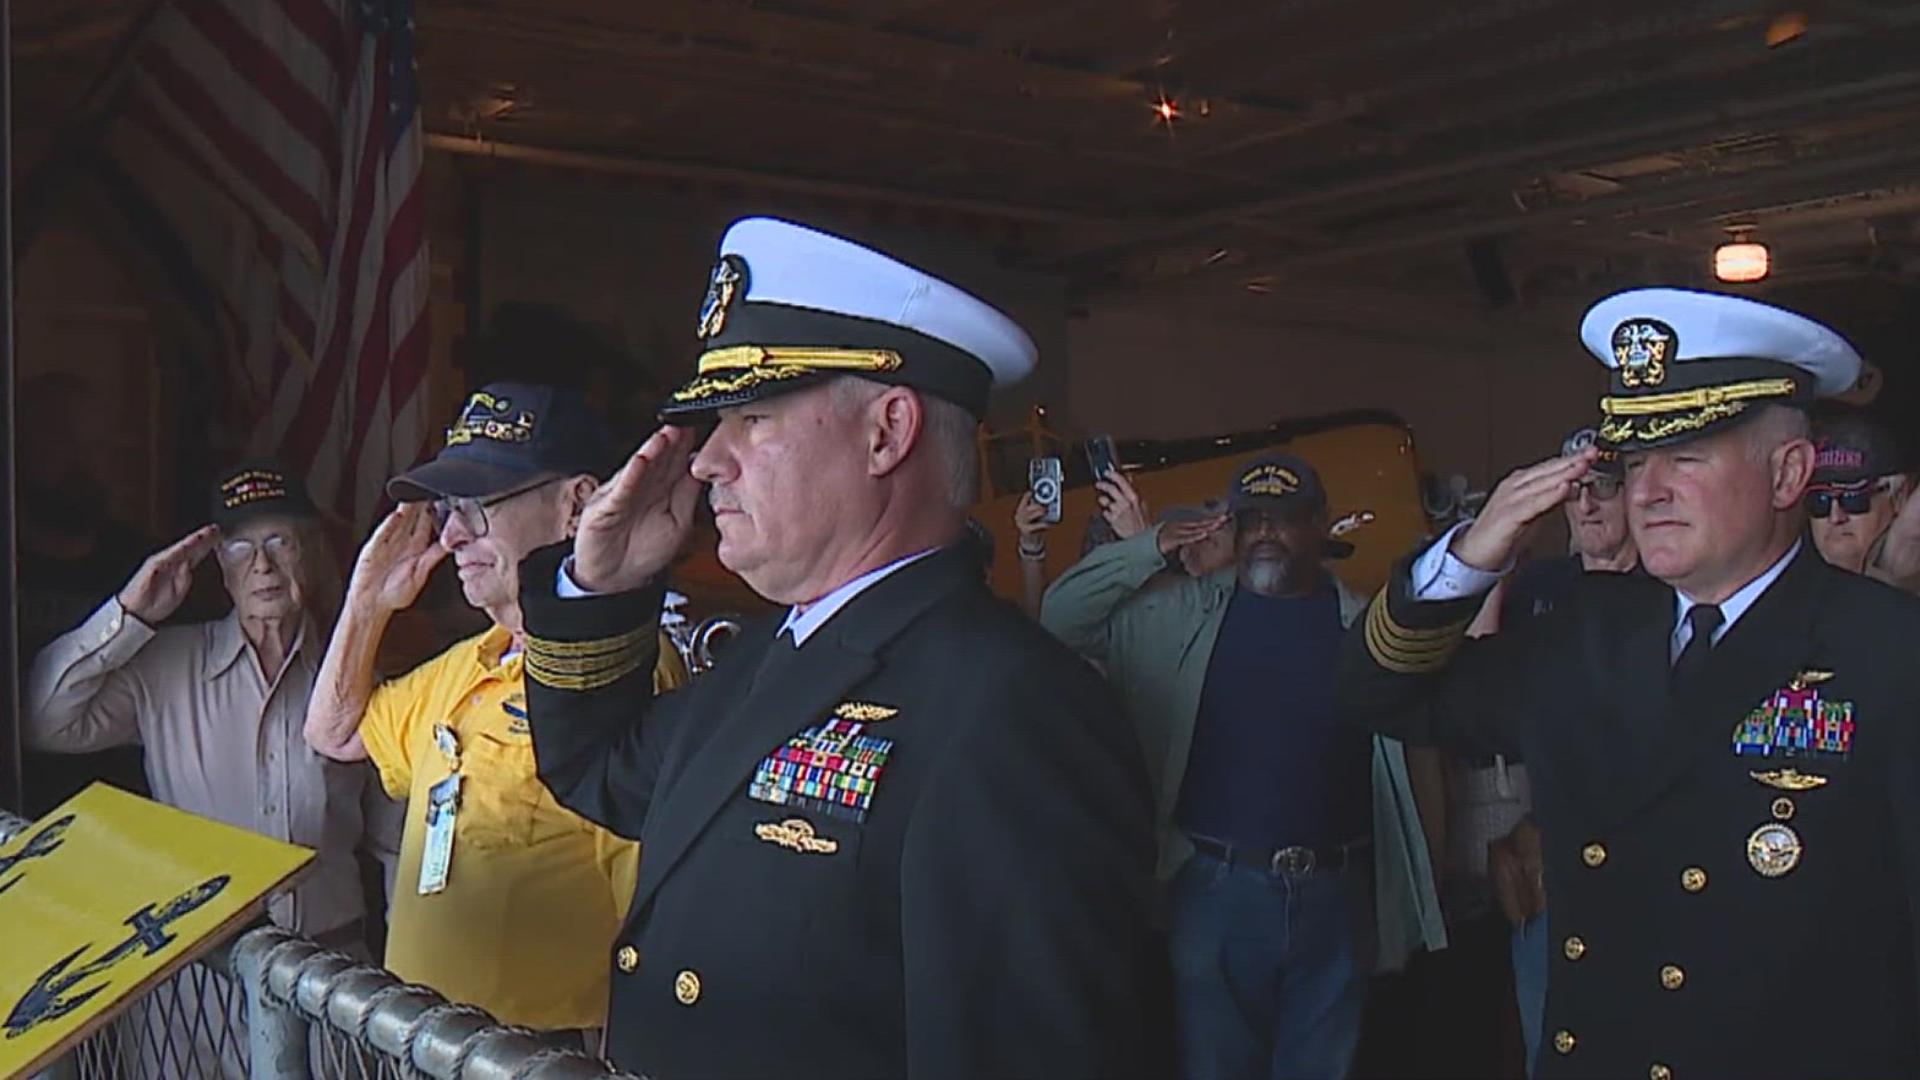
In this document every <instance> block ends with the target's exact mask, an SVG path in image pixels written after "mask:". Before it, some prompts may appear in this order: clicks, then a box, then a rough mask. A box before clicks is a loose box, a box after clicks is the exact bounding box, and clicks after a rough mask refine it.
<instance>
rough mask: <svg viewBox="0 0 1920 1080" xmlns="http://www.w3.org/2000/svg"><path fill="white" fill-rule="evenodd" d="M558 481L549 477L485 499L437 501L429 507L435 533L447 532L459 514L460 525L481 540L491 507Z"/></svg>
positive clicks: (467, 496) (459, 498)
mask: <svg viewBox="0 0 1920 1080" xmlns="http://www.w3.org/2000/svg"><path fill="white" fill-rule="evenodd" d="M558 479H560V478H559V477H557V476H549V477H547V478H545V479H543V480H536V481H534V482H533V483H531V484H528V485H526V486H525V487H519V488H515V489H513V490H512V491H503V492H501V493H500V494H498V495H489V496H487V497H486V498H484V499H477V498H474V497H472V496H469V495H453V496H445V497H442V498H438V499H435V500H433V502H432V503H431V504H430V505H429V507H428V512H429V513H430V514H432V515H433V531H434V532H435V533H436V534H438V533H440V532H443V531H445V530H446V527H447V522H448V521H450V520H452V519H453V517H454V516H455V515H456V514H457V515H459V518H460V524H462V525H464V526H466V529H467V532H469V533H472V534H473V536H474V538H475V539H479V538H480V537H482V536H485V535H487V529H488V524H487V509H488V508H489V507H494V506H499V505H500V504H501V503H503V502H506V501H507V500H509V499H517V498H519V497H520V496H522V495H525V494H526V493H527V492H529V491H538V490H539V489H541V488H543V487H546V486H547V485H548V484H551V483H553V482H554V481H555V480H558Z"/></svg>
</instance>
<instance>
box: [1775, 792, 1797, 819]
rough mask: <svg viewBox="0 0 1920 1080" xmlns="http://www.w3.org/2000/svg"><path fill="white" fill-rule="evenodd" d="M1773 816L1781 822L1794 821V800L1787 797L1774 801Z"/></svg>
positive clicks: (1783, 796)
mask: <svg viewBox="0 0 1920 1080" xmlns="http://www.w3.org/2000/svg"><path fill="white" fill-rule="evenodd" d="M1773 816H1774V817H1776V818H1778V819H1780V820H1781V821H1792V820H1793V800H1792V799H1789V798H1787V797H1786V796H1785V795H1782V796H1780V797H1779V798H1777V799H1775V800H1773Z"/></svg>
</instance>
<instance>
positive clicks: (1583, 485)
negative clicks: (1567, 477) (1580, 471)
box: [1573, 473, 1620, 502]
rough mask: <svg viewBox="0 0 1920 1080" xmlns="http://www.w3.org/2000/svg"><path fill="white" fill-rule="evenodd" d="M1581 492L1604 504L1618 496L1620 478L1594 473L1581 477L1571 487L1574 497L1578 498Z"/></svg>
mask: <svg viewBox="0 0 1920 1080" xmlns="http://www.w3.org/2000/svg"><path fill="white" fill-rule="evenodd" d="M1582 491H1584V492H1586V493H1587V494H1589V495H1591V496H1593V497H1594V498H1595V499H1598V500H1599V501H1601V502H1606V501H1607V500H1608V499H1611V498H1613V497H1614V496H1615V495H1618V494H1620V478H1619V477H1617V476H1609V475H1608V474H1606V473H1595V474H1593V475H1591V476H1586V477H1582V478H1581V479H1580V480H1578V481H1575V483H1574V485H1573V494H1574V497H1575V498H1579V496H1580V493H1581V492H1582Z"/></svg>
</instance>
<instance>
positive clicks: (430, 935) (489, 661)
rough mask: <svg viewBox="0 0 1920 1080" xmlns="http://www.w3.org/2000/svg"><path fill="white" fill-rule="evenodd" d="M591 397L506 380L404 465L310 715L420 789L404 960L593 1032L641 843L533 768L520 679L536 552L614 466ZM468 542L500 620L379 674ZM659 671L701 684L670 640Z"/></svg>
mask: <svg viewBox="0 0 1920 1080" xmlns="http://www.w3.org/2000/svg"><path fill="white" fill-rule="evenodd" d="M612 456H613V455H612V451H611V448H610V446H609V444H608V441H607V439H606V437H605V435H604V433H603V429H602V428H601V426H600V424H599V421H598V419H597V418H595V417H594V416H593V414H592V413H591V412H590V411H589V410H588V409H587V407H586V405H585V403H584V402H583V401H582V400H581V399H580V397H579V396H578V395H577V394H574V393H572V392H570V391H565V390H559V389H555V388H552V387H545V386H532V385H524V384H514V383H496V384H493V385H490V386H488V387H486V388H485V389H483V390H481V391H479V392H478V393H475V394H474V395H473V396H472V397H471V398H469V399H468V402H467V405H466V407H465V408H464V409H462V410H461V413H460V415H459V417H458V418H457V419H456V420H455V422H454V424H453V426H452V427H451V428H450V429H448V432H447V444H446V447H445V448H444V449H442V450H441V451H440V453H439V455H438V456H437V457H435V458H434V460H432V461H430V462H428V463H426V464H424V465H421V466H419V467H418V468H415V469H413V470H411V471H409V472H407V473H404V474H402V475H400V476H398V477H395V478H394V479H393V480H392V481H391V482H390V483H389V484H388V493H389V494H391V495H392V496H393V497H394V498H395V499H396V500H398V501H399V502H400V506H399V508H398V509H396V510H395V511H394V512H393V513H392V514H391V515H389V516H388V517H387V519H386V520H385V521H384V522H382V523H381V525H380V527H379V528H378V529H376V530H375V531H374V534H373V536H372V538H370V539H369V540H368V541H367V543H366V545H365V547H363V548H362V549H361V551H360V556H359V560H358V562H357V563H356V565H355V566H354V571H353V580H352V582H351V584H349V586H348V588H347V600H346V605H345V610H344V611H343V612H342V614H341V617H340V621H339V624H338V627H337V629H336V630H335V631H334V636H333V641H332V644H331V646H330V647H329V648H328V650H327V655H326V659H325V660H324V661H322V663H321V665H320V673H319V676H318V678H317V679H316V684H315V687H314V692H313V697H312V701H311V704H310V705H309V708H308V711H307V720H306V737H307V741H308V742H309V743H311V744H312V745H313V748H314V749H316V750H318V751H319V752H320V753H322V754H325V755H327V756H328V757H332V758H336V759H338V760H342V761H355V760H361V759H365V758H369V757H370V758H372V760H373V763H374V765H375V766H376V767H378V769H379V770H380V778H381V781H382V783H384V784H385V786H386V789H387V791H388V792H389V793H390V794H392V795H393V796H394V797H395V798H405V799H406V800H407V826H406V833H405V835H404V837H403V838H402V841H401V848H400V869H399V874H398V879H397V880H396V882H395V884H394V898H393V909H392V915H391V923H390V929H389V934H388V938H387V956H386V965H387V967H388V968H389V969H391V970H392V971H393V972H394V973H395V974H397V975H399V976H400V977H402V978H405V979H409V980H412V981H415V982H420V983H424V984H426V985H428V986H431V987H433V988H434V989H435V990H438V991H440V992H441V993H442V994H445V995H446V996H447V997H449V998H451V999H453V1000H455V1001H464V1002H469V1003H472V1004H475V1005H479V1006H481V1007H483V1008H485V1009H487V1010H488V1011H489V1012H491V1013H493V1014H494V1015H495V1016H496V1017H498V1018H499V1019H501V1020H503V1021H506V1022H507V1023H512V1024H523V1025H526V1026H528V1027H535V1028H544V1029H549V1030H564V1029H580V1030H583V1031H591V1029H595V1028H599V1027H601V1026H602V1025H603V1023H604V1017H605V1015H606V1007H607V967H606V963H605V959H606V951H607V948H608V946H609V943H610V942H611V941H612V940H613V936H614V934H615V933H616V932H617V930H618V929H619V926H620V921H621V919H622V918H623V917H624V916H625V913H626V907H627V904H628V902H629V900H630V899H631V898H632V896H633V883H634V875H635V870H636V867H637V858H638V848H637V845H636V844H634V843H633V842H632V841H630V840H625V839H622V838H621V837H618V836H615V835H614V834H612V833H610V832H608V831H606V830H605V829H603V828H601V827H599V826H597V825H593V824H590V823H589V822H587V821H585V820H583V819H582V818H580V817H578V816H577V815H575V814H574V813H573V812H572V811H570V810H566V809H564V808H562V807H561V806H560V805H559V804H558V803H556V802H555V801H554V800H553V796H552V795H550V794H548V792H547V790H546V788H545V786H544V785H542V784H541V782H540V780H539V777H538V776H537V775H536V774H535V770H534V757H533V744H532V741H531V738H530V735H529V732H528V728H527V697H526V689H525V685H524V683H523V681H522V675H521V650H522V647H523V645H524V637H523V633H522V629H521V617H520V603H519V577H518V574H519V565H520V560H521V558H522V557H524V556H525V555H526V554H527V553H528V552H531V551H533V550H535V549H536V548H540V547H544V546H546V545H548V544H553V543H558V542H559V541H561V540H564V539H567V538H569V537H571V536H572V535H573V533H574V529H575V527H576V526H577V524H578V523H579V520H580V509H581V506H582V504H583V503H584V502H585V500H586V497H587V495H588V494H590V493H591V492H592V491H593V490H594V488H595V487H597V486H598V484H599V479H598V478H599V477H600V476H601V475H603V474H604V471H605V470H606V468H607V467H608V465H609V464H610V463H611V459H612ZM448 556H451V557H452V559H453V563H454V565H455V566H456V567H457V568H458V570H459V575H460V585H461V589H462V591H463V592H464V593H465V595H466V599H467V602H468V603H470V604H472V605H473V606H475V607H477V608H480V609H482V610H484V611H485V612H486V613H487V614H488V615H489V616H490V617H491V618H492V620H493V626H492V627H491V628H489V629H488V630H487V631H486V632H485V633H483V634H480V635H479V636H477V637H473V638H469V639H468V640H466V641H462V642H459V643H458V644H455V645H454V646H452V647H451V648H449V649H448V650H447V651H446V652H444V653H441V654H440V655H439V656H437V657H435V658H434V659H432V660H429V661H428V662H426V663H425V664H422V665H421V666H420V667H419V668H416V669H415V670H414V671H412V672H411V673H409V674H407V675H404V676H402V677H400V678H397V679H393V680H390V681H388V682H385V683H382V684H380V685H378V686H376V685H375V678H374V656H375V653H376V652H377V650H378V648H379V645H380V639H381V637H382V635H383V634H384V632H385V630H386V626H387V622H388V620H389V619H390V618H391V617H392V616H393V614H394V613H395V612H397V611H399V610H401V609H403V608H406V607H408V606H409V605H411V604H412V603H413V602H414V600H415V599H416V598H417V597H418V596H419V594H420V591H421V589H422V588H423V587H424V586H425V585H426V582H427V578H428V576H429V575H430V574H431V573H432V571H433V568H434V567H435V566H436V565H437V564H438V563H439V562H440V561H441V560H442V559H444V558H446V557H448ZM659 655H660V666H657V667H656V669H655V672H654V681H655V684H656V685H657V686H659V687H660V688H661V689H666V688H669V687H672V686H677V685H679V684H680V683H683V682H685V681H686V672H685V669H684V668H683V667H681V666H680V663H679V658H678V654H677V653H675V651H674V650H673V649H671V648H663V649H661V650H660V654H659Z"/></svg>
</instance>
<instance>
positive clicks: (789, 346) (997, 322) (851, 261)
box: [660, 217, 1038, 423]
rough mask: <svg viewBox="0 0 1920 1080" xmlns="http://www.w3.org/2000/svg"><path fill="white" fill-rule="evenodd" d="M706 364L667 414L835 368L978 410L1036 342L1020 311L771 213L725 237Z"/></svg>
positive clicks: (676, 417)
mask: <svg viewBox="0 0 1920 1080" xmlns="http://www.w3.org/2000/svg"><path fill="white" fill-rule="evenodd" d="M697 332H698V334H699V337H700V339H701V342H702V346H703V351H702V352H701V354H700V362H699V369H698V373H697V374H696V376H695V377H694V379H693V380H692V381H691V382H689V383H687V384H686V385H685V386H682V387H680V388H679V389H678V390H675V391H674V392H673V393H672V395H670V396H669V397H668V399H667V402H666V403H665V404H664V405H663V406H661V409H660V418H661V419H662V420H664V421H667V422H669V423H698V422H699V421H700V420H702V419H704V418H705V414H711V413H712V412H713V411H714V410H717V409H724V408H728V407H731V406H735V405H744V404H746V403H747V402H750V401H758V400H760V399H762V398H766V397H770V396H772V395H775V394H782V393H787V392H789V391H793V390H799V389H802V388H804V387H807V386H812V385H814V384H816V383H818V382H819V381H821V380H822V379H823V378H829V377H832V376H835V375H857V376H859V377H861V378H864V379H872V380H874V381H876V382H883V383H889V384H893V385H898V386H910V387H913V388H915V389H918V390H924V391H926V392H928V393H931V394H937V395H939V396H940V397H942V398H945V399H947V400H948V401H952V402H954V403H956V404H958V405H961V406H963V407H965V408H966V409H967V410H968V411H969V412H971V413H973V415H975V416H976V417H977V416H981V415H982V414H984V413H985V412H986V408H987V395H988V393H989V392H990V391H991V390H993V389H995V388H998V387H1003V386H1008V385H1011V384H1013V383H1016V382H1018V381H1020V380H1021V379H1023V378H1025V377H1026V375H1027V373H1028V372H1030V371H1032V370H1033V366H1034V363H1035V360H1036V359H1037V357H1038V351H1037V350H1036V349H1035V348H1034V344H1033V339H1032V338H1030V337H1028V336H1027V334H1026V331H1024V330H1022V329H1020V327H1019V326H1018V325H1016V324H1015V323H1014V321H1013V320H1012V319H1009V318H1007V316H1005V315H1003V314H1001V313H1000V312H999V311H998V310H996V309H994V308H993V307H991V306H990V305H988V304H986V303H985V302H983V301H981V300H979V299H978V298H976V297H974V296H973V295H971V294H970V293H967V292H964V291H962V290H961V289H959V288H956V287H954V286H953V285H950V284H948V283H947V282H944V281H941V280H940V279H939V278H936V277H933V276H931V275H929V274H926V273H924V272H922V271H920V270H916V269H914V268H913V267H911V266H908V265H906V264H905V263H902V262H899V261H897V260H895V259H892V258H889V257H888V256H886V255H882V254H880V253H879V252H877V251H873V250H871V249H869V248H865V247H862V246H860V245H859V244H856V243H854V242H852V241H850V240H843V239H841V238H840V237H837V236H830V235H828V234H827V233H823V232H819V231H817V230H814V229H809V228H807V227H805V226H803V225H795V224H793V223H792V222H788V221H779V220H776V219H774V218H763V217H756V218H746V219H743V220H741V221H737V222H735V223H734V224H733V227H732V228H729V229H728V230H727V234H726V236H725V237H723V238H722V239H721V241H720V261H719V262H718V263H717V264H716V265H715V266H714V268H713V275H712V277H711V278H710V279H709V282H708V286H707V296H706V301H705V303H703V304H702V305H701V307H700V321H699V325H698V330H697Z"/></svg>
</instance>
